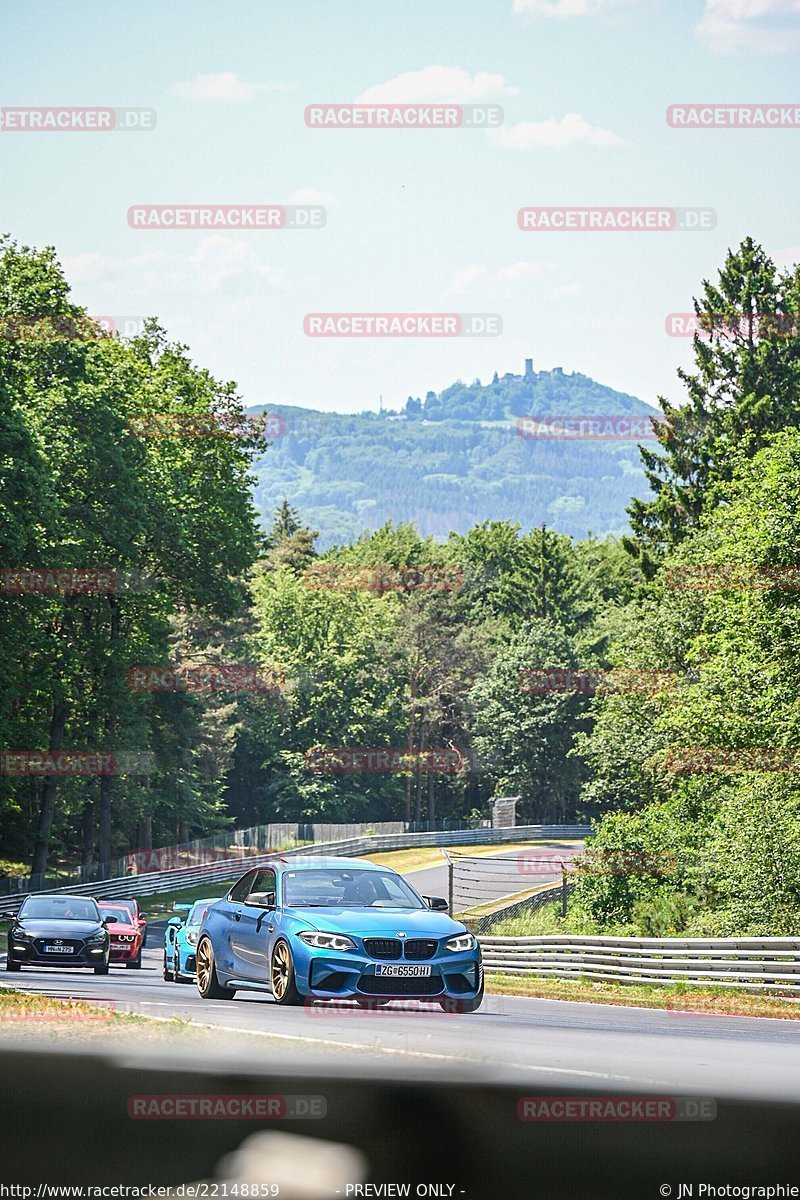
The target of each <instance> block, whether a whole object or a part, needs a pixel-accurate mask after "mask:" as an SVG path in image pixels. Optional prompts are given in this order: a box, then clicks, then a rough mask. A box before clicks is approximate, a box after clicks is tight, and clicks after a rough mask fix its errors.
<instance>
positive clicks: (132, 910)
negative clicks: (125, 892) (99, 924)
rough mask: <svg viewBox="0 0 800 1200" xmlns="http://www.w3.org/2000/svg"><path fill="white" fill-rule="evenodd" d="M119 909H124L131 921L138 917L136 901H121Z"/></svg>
mask: <svg viewBox="0 0 800 1200" xmlns="http://www.w3.org/2000/svg"><path fill="white" fill-rule="evenodd" d="M117 908H124V909H125V911H126V913H127V914H128V916H129V917H130V918H131V920H134V919H135V917H136V901H135V900H120V901H119V903H118V905H117Z"/></svg>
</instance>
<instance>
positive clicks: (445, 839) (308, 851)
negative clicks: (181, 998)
mask: <svg viewBox="0 0 800 1200" xmlns="http://www.w3.org/2000/svg"><path fill="white" fill-rule="evenodd" d="M590 832H591V830H590V829H589V826H587V825H514V826H510V827H509V828H507V829H457V830H450V831H446V832H440V833H397V834H378V835H375V836H369V837H359V838H348V839H347V840H346V841H341V842H318V843H316V844H314V845H312V846H300V847H298V848H297V849H295V850H283V851H279V850H273V851H271V852H270V853H268V854H246V853H242V854H240V855H232V856H231V857H230V858H228V859H224V860H222V861H217V862H213V863H208V864H207V865H205V866H201V867H181V868H179V869H178V870H175V871H154V872H151V873H149V874H146V875H130V876H127V877H123V878H119V879H106V880H103V881H102V882H98V883H79V884H71V885H70V886H68V887H59V888H46V889H43V891H45V892H46V893H47V894H48V895H50V894H55V895H57V894H58V893H59V892H60V893H62V894H66V895H70V896H72V895H74V896H97V897H98V898H99V899H103V900H113V899H114V898H120V897H123V896H124V897H130V896H154V895H160V894H162V893H164V892H173V891H179V890H183V889H184V888H191V887H196V886H198V885H200V884H206V883H216V882H219V881H224V880H227V879H235V878H236V877H237V876H238V875H241V874H243V873H244V871H246V870H247V869H249V868H250V867H258V866H266V865H267V864H268V863H269V862H271V861H273V860H274V859H276V858H288V857H297V856H299V857H302V858H306V857H308V856H309V855H314V856H319V855H323V856H330V857H335V858H340V857H343V858H349V857H351V856H354V855H358V854H370V853H375V854H378V853H381V852H383V851H386V850H405V849H409V848H413V847H414V846H469V845H481V844H484V843H486V844H498V845H501V844H502V843H503V842H513V841H536V840H542V841H549V840H551V839H556V840H561V839H570V838H584V837H588V835H589V833H590ZM27 895H30V893H29V892H19V893H17V894H16V895H14V896H3V897H2V899H0V916H4V915H10V914H11V913H15V912H16V911H17V909H18V908H19V906H20V905H21V904H22V901H23V900H24V899H25V897H26V896H27Z"/></svg>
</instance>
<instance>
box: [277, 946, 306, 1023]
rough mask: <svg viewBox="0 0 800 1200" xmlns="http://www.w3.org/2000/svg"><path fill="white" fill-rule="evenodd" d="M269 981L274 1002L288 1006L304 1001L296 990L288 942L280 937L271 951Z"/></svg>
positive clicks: (292, 961) (292, 960)
mask: <svg viewBox="0 0 800 1200" xmlns="http://www.w3.org/2000/svg"><path fill="white" fill-rule="evenodd" d="M269 981H270V984H271V986H272V997H273V999H274V1001H275V1003H276V1004H283V1005H286V1007H290V1006H291V1005H297V1004H303V1003H304V997H303V996H301V995H300V993H299V992H298V990H297V984H296V983H295V977H294V959H293V958H292V952H291V950H290V949H289V943H288V942H285V941H284V940H283V939H282V938H281V940H280V941H279V942H276V943H275V947H274V949H273V951H272V961H271V963H270V970H269Z"/></svg>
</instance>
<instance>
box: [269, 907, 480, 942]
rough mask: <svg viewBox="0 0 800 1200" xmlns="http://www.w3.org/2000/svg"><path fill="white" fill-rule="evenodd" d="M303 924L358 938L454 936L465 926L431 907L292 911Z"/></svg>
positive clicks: (303, 909) (304, 909)
mask: <svg viewBox="0 0 800 1200" xmlns="http://www.w3.org/2000/svg"><path fill="white" fill-rule="evenodd" d="M289 911H291V912H292V913H293V915H294V916H295V917H297V918H298V919H299V920H301V921H308V924H309V925H310V926H313V927H314V928H315V929H320V930H325V931H326V932H332V933H354V934H355V935H356V936H357V937H393V936H394V935H395V934H398V933H405V934H407V935H408V936H409V937H435V938H442V937H452V936H453V934H456V933H462V932H463V930H464V926H463V925H462V924H460V922H458V921H454V920H453V919H452V917H449V916H448V915H447V913H444V912H434V911H433V910H432V909H430V908H420V909H417V908H381V909H369V908H292V909H291V910H289Z"/></svg>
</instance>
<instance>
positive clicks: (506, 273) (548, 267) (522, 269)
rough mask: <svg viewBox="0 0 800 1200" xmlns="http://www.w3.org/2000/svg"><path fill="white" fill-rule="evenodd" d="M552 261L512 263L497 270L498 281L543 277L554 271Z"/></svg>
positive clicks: (508, 281)
mask: <svg viewBox="0 0 800 1200" xmlns="http://www.w3.org/2000/svg"><path fill="white" fill-rule="evenodd" d="M552 269H553V265H552V263H547V262H530V261H522V262H515V263H510V264H509V265H508V266H507V267H501V268H500V270H499V271H496V272H495V276H494V277H495V279H496V280H497V281H498V283H516V282H517V281H518V280H526V279H541V278H542V276H543V275H547V274H549V272H550V271H552Z"/></svg>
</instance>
